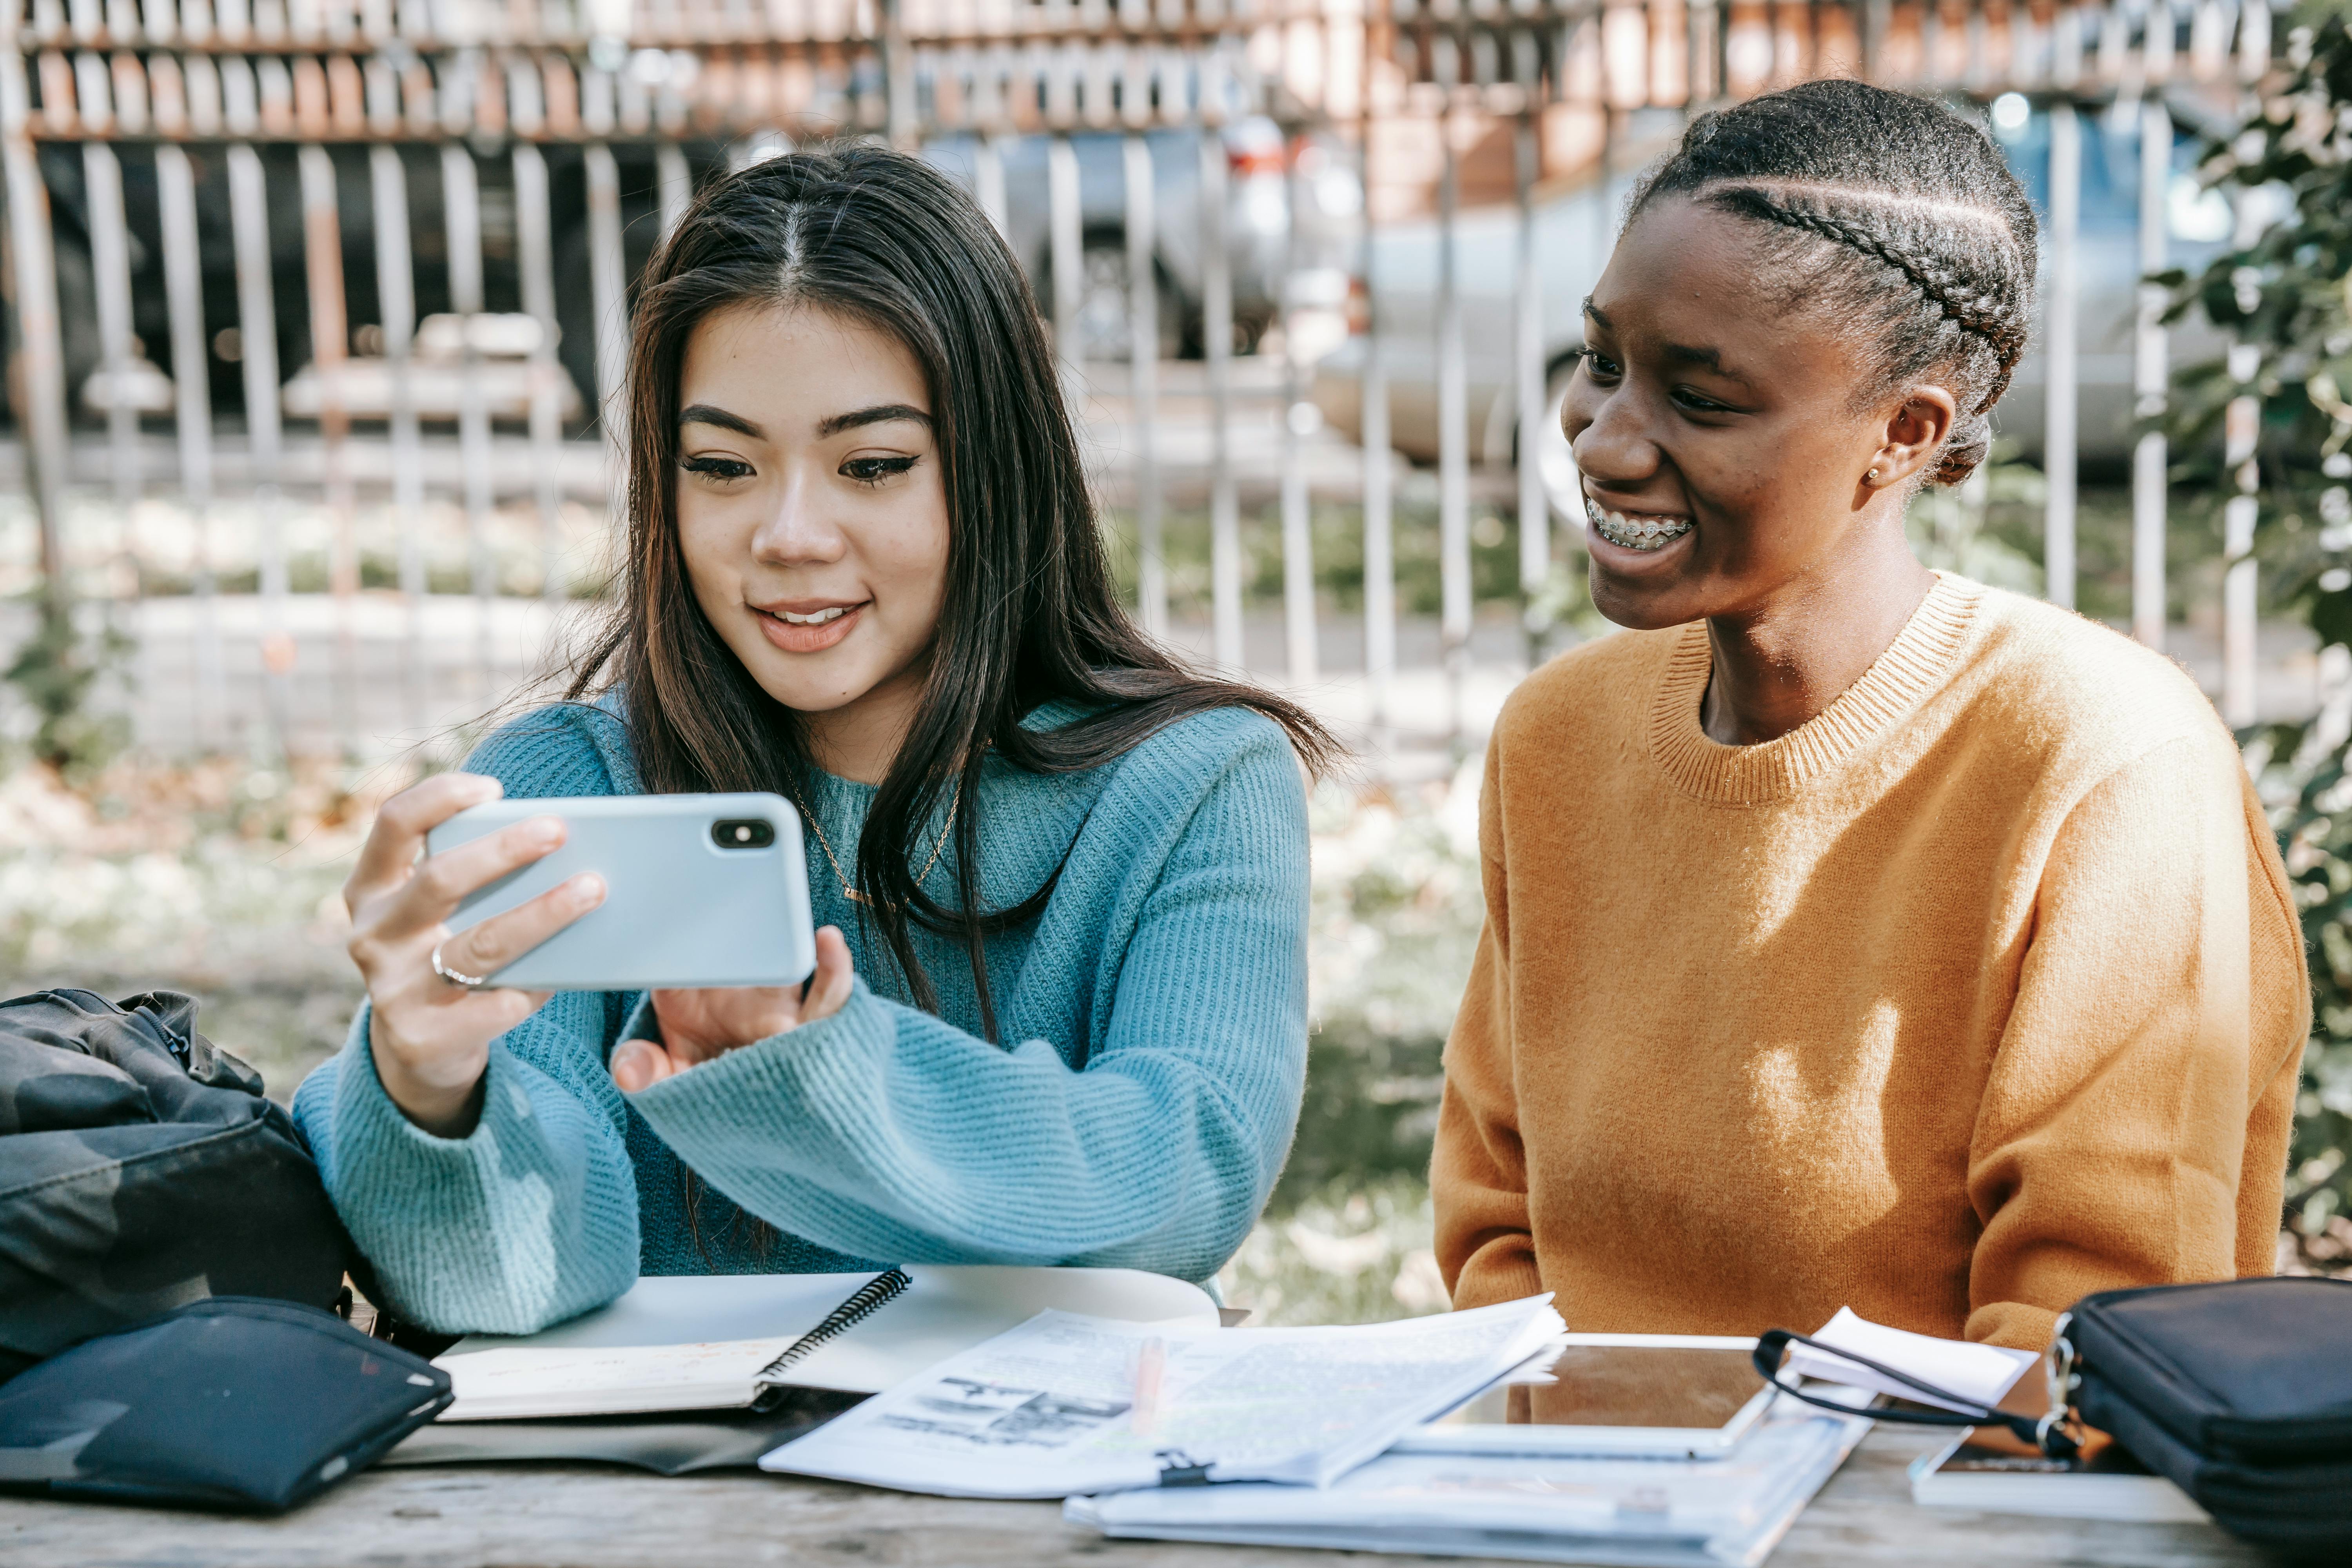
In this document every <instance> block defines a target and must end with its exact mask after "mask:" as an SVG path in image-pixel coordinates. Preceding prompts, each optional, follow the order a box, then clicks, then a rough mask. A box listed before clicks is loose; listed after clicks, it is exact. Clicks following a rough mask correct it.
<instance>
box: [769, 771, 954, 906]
mask: <svg viewBox="0 0 2352 1568" xmlns="http://www.w3.org/2000/svg"><path fill="white" fill-rule="evenodd" d="M790 787H791V789H792V792H793V805H797V806H799V807H800V808H801V820H802V821H803V822H805V823H807V824H808V825H809V831H810V832H812V833H814V834H815V835H816V847H818V848H820V849H822V850H824V859H825V864H827V865H828V866H831V867H832V868H833V879H834V880H835V881H836V882H838V883H840V884H841V896H842V897H843V898H845V899H847V900H849V901H850V902H851V903H853V904H866V905H869V906H870V905H871V904H872V903H873V902H874V900H872V899H869V898H867V897H866V895H865V893H863V892H862V891H860V890H859V889H856V888H854V887H852V886H850V882H849V873H848V872H846V871H845V870H843V869H842V868H841V858H840V857H839V856H837V855H835V853H834V852H833V840H832V839H830V838H827V837H825V836H824V824H823V823H821V822H819V821H818V820H817V819H816V813H815V812H813V811H811V810H810V809H809V808H808V802H806V801H804V800H803V799H802V798H801V791H800V786H799V785H798V784H793V785H791V786H790ZM962 804H963V780H961V779H958V780H956V786H955V794H954V795H952V796H950V798H949V800H948V819H947V820H946V821H945V822H943V823H941V824H940V837H939V838H938V840H937V841H936V842H935V843H933V844H932V846H931V858H929V859H928V860H926V861H924V862H923V869H922V874H921V875H920V876H918V877H917V878H916V879H915V886H917V887H921V886H922V885H923V883H924V882H925V881H927V880H929V878H930V875H931V872H932V870H933V868H936V867H937V866H938V865H939V863H940V852H941V851H942V850H944V849H946V848H947V847H948V835H949V834H950V833H952V832H954V831H955V819H956V807H958V806H960V805H962Z"/></svg>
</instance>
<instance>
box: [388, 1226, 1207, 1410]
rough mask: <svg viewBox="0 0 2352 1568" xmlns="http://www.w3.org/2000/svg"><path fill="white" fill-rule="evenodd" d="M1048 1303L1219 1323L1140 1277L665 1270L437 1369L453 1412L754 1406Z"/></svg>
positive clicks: (884, 1382)
mask: <svg viewBox="0 0 2352 1568" xmlns="http://www.w3.org/2000/svg"><path fill="white" fill-rule="evenodd" d="M1047 1308H1060V1309H1063V1310H1068V1311H1076V1312H1086V1313H1090V1314H1092V1315H1094V1316H1097V1317H1101V1318H1108V1319H1116V1320H1120V1321H1134V1322H1147V1323H1156V1324H1162V1325H1165V1326H1168V1327H1170V1328H1173V1329H1182V1330H1188V1331H1189V1330H1193V1329H1202V1330H1207V1329H1214V1328H1215V1327H1216V1326H1217V1307H1216V1303H1215V1302H1214V1301H1212V1300H1210V1299H1209V1295H1208V1292H1206V1291H1204V1290H1202V1289H1201V1288H1200V1287H1199V1286H1197V1285H1189V1284H1186V1283H1185V1282H1184V1281H1182V1280H1181V1279H1168V1278H1166V1277H1165V1276H1162V1275H1158V1274H1146V1273H1143V1272H1141V1271H1140V1270H1138V1269H1132V1268H997V1267H978V1266H975V1267H961V1268H960V1267H950V1266H944V1265H927V1264H910V1265H908V1267H906V1268H892V1269H888V1270H887V1271H885V1272H883V1273H880V1274H740V1275H738V1274H728V1275H669V1276H656V1277H653V1278H649V1279H640V1280H638V1281H637V1282H636V1284H635V1285H633V1286H631V1287H630V1288H629V1289H628V1290H626V1291H625V1292H624V1293H623V1294H622V1296H621V1297H620V1299H619V1300H615V1301H614V1302H613V1303H612V1305H610V1306H608V1307H604V1308H602V1309H600V1310H596V1311H593V1312H588V1313H584V1314H583V1315H582V1316H580V1317H577V1318H574V1319H572V1321H570V1322H567V1323H560V1324H558V1325H557V1326H555V1327H554V1328H551V1329H549V1330H547V1331H544V1332H541V1333H536V1334H530V1335H528V1336H523V1337H519V1338H504V1337H499V1336H494V1335H487V1334H478V1335H474V1336H472V1337H470V1338H467V1339H463V1340H460V1341H458V1342H457V1343H456V1344H454V1345H452V1346H450V1347H449V1349H448V1350H446V1352H442V1354H441V1355H440V1356H439V1357H438V1358H436V1361H435V1363H434V1364H435V1365H436V1366H438V1367H440V1368H441V1369H442V1370H443V1371H444V1372H446V1373H448V1374H449V1377H450V1381H451V1382H452V1383H453V1384H455V1385H456V1388H457V1403H456V1404H454V1405H451V1406H450V1407H449V1408H448V1409H447V1410H446V1411H444V1412H443V1413H442V1415H441V1419H442V1420H443V1421H491V1420H501V1419H518V1418H523V1417H532V1416H548V1415H625V1414H633V1413H637V1412H643V1411H656V1410H721V1409H740V1408H742V1407H744V1406H747V1405H753V1404H755V1403H757V1402H758V1401H759V1400H760V1399H761V1396H762V1394H764V1393H765V1392H766V1391H767V1390H768V1389H771V1388H775V1387H786V1386H789V1387H796V1388H826V1389H835V1390H838V1391H841V1392H844V1393H849V1394H872V1393H876V1392H877V1391H879V1390H881V1389H885V1388H887V1387H890V1386H891V1385H892V1384H897V1383H899V1382H902V1381H904V1380H905V1379H907V1378H908V1377H911V1376H913V1375H914V1374H915V1373H919V1372H921V1371H922V1370H923V1369H924V1368H926V1367H928V1366H929V1365H931V1364H932V1363H935V1362H939V1361H940V1360H943V1359H945V1358H946V1357H948V1356H951V1355H954V1354H955V1353H956V1352H959V1351H963V1350H967V1349H969V1348H971V1346H973V1345H976V1344H978V1343H980V1342H982V1341H984V1340H987V1339H991V1338H992V1337H994V1336H995V1335H997V1334H1000V1333H1003V1331H1005V1330H1007V1329H1010V1328H1013V1327H1014V1326H1016V1325H1017V1324H1020V1323H1023V1322H1025V1321H1028V1320H1029V1319H1030V1318H1032V1317H1034V1316H1035V1315H1036V1314H1037V1313H1038V1312H1040V1311H1042V1310H1045V1309H1047Z"/></svg>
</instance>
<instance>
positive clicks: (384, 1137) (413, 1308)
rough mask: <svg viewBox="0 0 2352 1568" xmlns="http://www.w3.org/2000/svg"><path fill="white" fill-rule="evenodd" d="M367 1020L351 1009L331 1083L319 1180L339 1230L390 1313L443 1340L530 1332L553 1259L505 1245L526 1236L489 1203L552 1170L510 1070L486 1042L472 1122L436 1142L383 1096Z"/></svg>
mask: <svg viewBox="0 0 2352 1568" xmlns="http://www.w3.org/2000/svg"><path fill="white" fill-rule="evenodd" d="M368 1018H369V1013H368V1010H367V1009H366V1008H365V1007H362V1009H361V1011H360V1016H359V1017H358V1019H357V1020H356V1021H355V1022H354V1023H353V1025H352V1036H351V1038H350V1040H349V1041H348V1042H347V1043H346V1044H345V1046H344V1047H343V1057H342V1061H341V1070H340V1072H339V1074H338V1075H337V1083H336V1094H335V1101H334V1130H333V1139H334V1147H333V1151H332V1154H331V1161H330V1169H329V1171H328V1172H327V1174H328V1176H329V1188H330V1193H331V1196H332V1197H333V1199H334V1203H335V1208H336V1211H337V1212H338V1213H339V1214H340V1215H341V1216H342V1220H343V1225H344V1227H345V1228H346V1229H347V1230H349V1231H350V1233H351V1237H352V1243H353V1244H354V1245H355V1246H356V1247H358V1248H359V1250H360V1252H361V1253H362V1255H363V1256H364V1257H365V1258H367V1259H368V1261H369V1263H370V1264H371V1265H373V1268H374V1269H375V1273H376V1278H377V1279H378V1281H379V1282H380V1283H381V1284H382V1286H383V1289H384V1293H385V1294H386V1295H387V1296H388V1297H389V1298H390V1300H389V1302H388V1303H387V1304H388V1305H390V1306H391V1307H392V1308H393V1309H394V1310H395V1311H397V1312H399V1313H400V1315H401V1316H403V1317H404V1318H407V1319H409V1320H410V1321H414V1322H417V1323H420V1324H423V1325H425V1327H427V1328H433V1329H439V1330H442V1331H492V1332H508V1333H515V1332H523V1333H528V1332H530V1331H533V1330H535V1329H537V1328H539V1327H540V1326H541V1322H542V1321H544V1318H545V1314H546V1311H547V1304H548V1303H549V1302H550V1301H551V1300H552V1299H553V1298H554V1297H555V1296H556V1295H557V1294H558V1289H557V1280H556V1278H555V1276H556V1275H557V1274H558V1273H559V1272H561V1270H560V1268H559V1267H558V1264H559V1260H558V1259H555V1258H545V1257H541V1258H532V1256H531V1255H532V1254H533V1253H534V1252H535V1251H537V1250H538V1249H535V1248H532V1247H529V1246H528V1245H525V1246H523V1247H516V1246H515V1245H513V1244H514V1242H515V1241H516V1240H518V1239H520V1237H512V1236H509V1235H507V1234H506V1233H507V1232H508V1231H509V1230H512V1229H517V1228H527V1227H518V1226H514V1225H513V1223H512V1221H513V1219H514V1218H516V1217H520V1216H509V1215H503V1214H501V1213H500V1212H499V1211H500V1209H501V1208H502V1207H503V1206H506V1205H501V1204H500V1203H499V1201H498V1200H499V1196H500V1195H502V1194H515V1186H516V1182H517V1178H518V1176H519V1175H520V1174H521V1173H526V1172H532V1173H536V1172H541V1171H544V1170H545V1169H547V1168H548V1167H549V1166H550V1165H551V1164H554V1163H557V1162H556V1161H555V1160H554V1159H553V1158H552V1157H551V1152H550V1151H549V1150H548V1149H547V1148H546V1147H545V1144H546V1142H547V1140H546V1134H545V1131H544V1129H543V1128H542V1127H541V1117H540V1116H539V1115H538V1114H537V1112H536V1110H534V1108H533V1106H532V1104H531V1099H530V1090H529V1089H527V1088H526V1087H525V1086H524V1084H523V1081H522V1079H523V1076H524V1075H523V1071H522V1068H521V1064H520V1062H519V1061H517V1060H516V1058H514V1056H513V1055H512V1054H511V1053H509V1051H508V1050H507V1048H506V1047H505V1046H504V1045H503V1044H502V1043H499V1042H498V1041H493V1042H492V1043H491V1045H490V1049H489V1057H488V1061H487V1062H486V1063H485V1064H484V1067H483V1069H482V1112H481V1116H480V1119H479V1120H478V1121H476V1122H475V1124H474V1129H473V1131H471V1132H469V1133H467V1135H466V1136H465V1137H463V1138H442V1137H438V1136H436V1135H435V1134H434V1133H431V1132H427V1131H425V1129H423V1128H421V1127H419V1126H417V1125H416V1124H415V1122H413V1121H410V1120H409V1119H408V1118H407V1116H406V1115H405V1114H404V1112H403V1111H402V1110H401V1109H400V1107H399V1106H398V1105H396V1104H394V1101H393V1099H392V1096H391V1095H390V1094H388V1093H386V1092H385V1090H384V1088H383V1080H382V1079H379V1078H378V1077H377V1076H376V1070H375V1054H374V1052H373V1050H372V1049H371V1048H370V1047H369V1045H368V1035H367V1030H368ZM515 1195H517V1196H520V1195H522V1194H515ZM534 1217H537V1218H539V1219H541V1221H542V1222H543V1221H544V1219H545V1218H546V1217H547V1216H545V1215H538V1216H534ZM502 1220H506V1221H508V1222H509V1223H507V1224H505V1225H502V1224H501V1223H500V1222H501V1221H502ZM534 1262H535V1263H537V1264H538V1265H539V1266H538V1267H532V1264H533V1263H534ZM519 1265H520V1267H519Z"/></svg>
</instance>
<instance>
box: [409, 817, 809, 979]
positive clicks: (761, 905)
mask: <svg viewBox="0 0 2352 1568" xmlns="http://www.w3.org/2000/svg"><path fill="white" fill-rule="evenodd" d="M534 816H554V817H560V818H562V822H563V826H564V835H565V836H564V841H563V845H562V847H561V848H559V849H557V850H555V851H554V852H553V853H552V854H551V855H548V856H546V857H544V858H541V859H540V860H537V861H534V862H533V863H532V864H530V865H529V866H525V867H523V868H521V869H520V870H519V871H512V872H509V873H508V874H507V875H506V876H503V877H501V878H499V879H498V880H497V881H495V882H491V883H488V884H487V885H485V886H483V887H480V888H477V889H475V890H474V891H473V892H471V893H469V894H467V896H466V899H465V900H464V901H463V902H462V903H460V904H459V905H458V906H457V912H456V913H455V914H452V915H451V916H450V917H449V922H448V923H449V929H450V930H451V931H463V930H465V929H466V928H467V927H468V926H471V925H474V924H476V923H477V922H478V921H486V920H488V919H489V918H490V917H491V916H492V915H497V914H502V913H504V912H505V911H507V910H510V909H513V908H514V907H515V906H516V905H518V904H520V903H523V902H526V901H527V900H531V899H534V898H537V897H538V896H539V895H540V894H541V893H543V892H546V891H547V890H548V889H551V888H552V887H554V886H556V885H557V884H558V883H560V882H562V881H564V880H565V879H569V878H572V877H575V876H577V875H579V874H580V873H581V872H583V871H593V872H595V873H596V874H597V875H598V876H600V877H602V878H604V902H603V903H602V904H600V905H598V906H597V907H596V908H594V909H593V910H589V911H588V912H587V913H586V914H584V915H583V916H581V917H580V918H579V919H578V920H576V921H572V923H571V924H570V925H568V926H566V927H564V928H563V929H562V931H557V932H556V933H555V934H554V935H553V936H551V937H550V938H548V939H547V940H546V941H545V942H541V943H540V944H539V945H538V946H537V947H535V948H532V949H531V950H530V952H526V953H524V954H523V955H522V956H521V957H520V958H518V959H516V960H515V961H514V962H513V963H509V964H508V965H507V966H506V967H505V968H503V969H501V970H499V972H498V973H495V974H492V975H489V976H488V977H487V978H488V980H489V981H490V982H491V983H492V984H499V985H513V986H519V987H520V988H521V989H523V990H526V991H639V990H646V989H648V988H651V987H653V986H662V987H665V988H667V987H677V988H681V989H685V988H692V987H697V986H713V985H796V984H800V983H801V982H802V981H803V980H805V979H807V978H808V976H809V973H810V972H811V971H813V970H814V969H815V967H816V933H815V931H814V930H813V929H812V927H811V924H810V917H809V899H808V868H807V867H806V865H805V864H804V863H803V860H802V858H801V821H800V814H799V813H797V812H795V811H794V810H793V807H792V804H791V803H790V802H788V801H786V800H785V799H784V798H783V797H782V795H590V796H585V797H582V798H571V799H554V800H494V801H491V802H489V803H488V805H478V806H474V807H472V808H471V809H469V810H467V811H461V812H459V813H458V814H457V816H453V817H451V818H449V820H448V821H446V822H444V823H443V824H441V826H438V827H436V828H434V829H433V830H432V831H431V832H429V833H427V834H426V835H425V852H426V853H427V854H432V855H438V854H440V853H441V852H442V851H443V850H445V849H450V848H454V847H457V845H460V844H464V843H466V842H467V841H468V840H471V839H475V838H479V837H482V835H484V834H486V833H492V832H495V831H497V830H498V829H499V828H501V827H505V826H508V825H509V824H510V823H516V822H522V821H526V820H528V819H529V818H531V817H534Z"/></svg>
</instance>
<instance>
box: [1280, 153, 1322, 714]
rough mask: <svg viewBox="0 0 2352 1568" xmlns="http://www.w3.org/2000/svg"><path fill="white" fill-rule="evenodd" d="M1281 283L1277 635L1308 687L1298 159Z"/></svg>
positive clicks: (1288, 183)
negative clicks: (1295, 304) (1297, 321)
mask: <svg viewBox="0 0 2352 1568" xmlns="http://www.w3.org/2000/svg"><path fill="white" fill-rule="evenodd" d="M1283 181H1284V185H1283V233H1284V258H1283V277H1282V283H1281V286H1280V288H1279V289H1278V297H1277V301H1276V310H1281V311H1283V312H1284V315H1283V317H1282V324H1283V331H1282V634H1283V645H1284V650H1285V652H1286V654H1287V655H1288V665H1289V671H1290V681H1291V684H1292V685H1294V686H1310V685H1312V684H1314V682H1315V681H1316V680H1317V679H1318V678H1319V677H1318V670H1317V668H1316V667H1317V664H1318V659H1317V658H1316V651H1317V650H1316V647H1315V531H1314V527H1313V522H1314V510H1313V498H1312V497H1311V496H1310V495H1308V493H1307V460H1306V453H1305V452H1304V451H1303V450H1301V444H1302V442H1303V440H1304V438H1305V437H1306V435H1307V431H1308V430H1310V429H1312V428H1313V427H1314V426H1313V423H1312V422H1313V420H1314V419H1315V417H1316V408H1315V405H1313V404H1312V403H1309V402H1308V401H1307V378H1306V366H1305V364H1304V363H1302V362H1301V361H1300V359H1299V357H1298V350H1297V345H1296V343H1295V342H1293V333H1292V331H1291V324H1292V323H1291V318H1290V316H1289V314H1288V311H1289V310H1290V307H1291V305H1292V300H1291V299H1290V295H1291V289H1292V279H1295V278H1297V275H1298V268H1299V264H1300V260H1301V258H1300V254H1299V248H1298V202H1299V197H1300V196H1301V195H1303V194H1304V193H1303V192H1302V190H1301V189H1300V185H1299V180H1298V159H1297V155H1296V153H1295V152H1294V151H1293V150H1292V149H1289V148H1286V149H1285V150H1284V156H1283Z"/></svg>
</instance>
